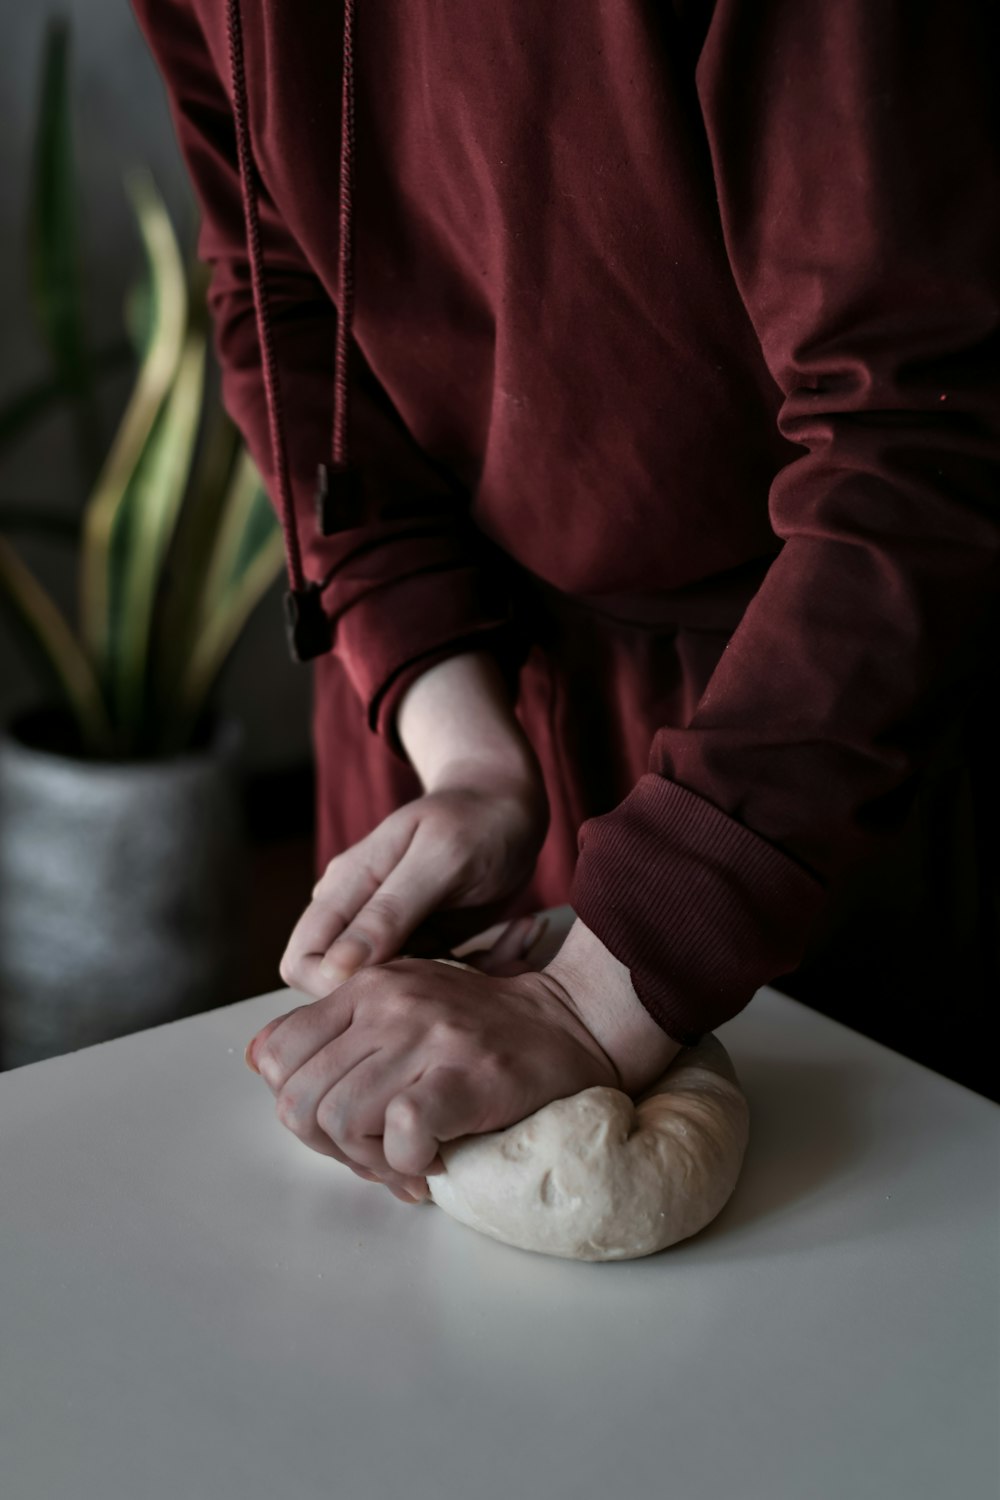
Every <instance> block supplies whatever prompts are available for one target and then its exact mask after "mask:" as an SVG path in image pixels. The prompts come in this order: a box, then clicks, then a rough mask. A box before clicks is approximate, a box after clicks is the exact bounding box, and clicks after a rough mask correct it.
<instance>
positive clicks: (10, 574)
mask: <svg viewBox="0 0 1000 1500" xmlns="http://www.w3.org/2000/svg"><path fill="white" fill-rule="evenodd" d="M71 136H72V132H71V129H70V108H69V67H68V27H67V25H66V23H65V22H64V21H58V22H56V23H53V24H52V25H50V28H49V32H48V36H47V40H46V48H45V59H44V66H43V79H42V89H41V103H40V108H39V119H38V126H37V130H36V152H35V163H34V174H33V190H32V235H31V272H32V294H33V296H32V305H33V308H34V311H35V315H36V319H37V321H38V323H39V326H40V329H41V332H42V334H43V336H44V338H45V341H46V343H47V345H48V348H49V351H50V355H51V360H52V366H53V374H52V377H51V379H50V380H49V381H47V382H42V383H41V384H39V385H36V386H35V387H33V388H32V390H31V391H29V392H27V393H22V395H21V396H19V397H18V398H16V399H15V400H14V401H13V402H11V403H9V404H8V406H7V408H6V409H5V410H3V411H0V446H2V445H3V444H4V443H5V442H10V441H12V440H13V439H14V438H15V437H17V436H19V435H20V434H21V433H22V432H23V431H25V430H26V429H27V427H28V426H29V425H30V424H31V423H32V422H33V421H34V420H35V419H36V418H37V416H38V415H39V414H40V413H41V412H42V411H46V410H48V409H49V408H50V406H51V405H52V404H53V402H55V401H59V400H65V401H68V402H70V403H71V405H72V407H73V410H74V414H75V427H76V430H77V434H78V449H79V451H80V454H81V457H82V458H84V459H86V457H87V452H88V448H92V446H93V441H94V437H95V435H96V433H97V422H96V402H95V389H96V382H97V381H98V380H99V379H100V378H101V377H102V376H103V374H105V373H106V372H107V370H108V369H109V368H113V367H114V364H115V362H116V360H115V358H114V357H112V356H113V353H114V351H115V349H116V347H117V346H115V345H112V346H111V347H110V350H109V349H105V350H101V351H98V352H97V353H96V354H91V353H90V352H89V346H88V341H87V337H86V329H85V318H84V311H83V310H84V307H85V305H86V300H85V294H84V287H83V276H82V274H81V268H80V258H79V254H78V250H77V236H76V218H75V204H76V183H75V177H74V171H73V156H72V150H71V145H72V140H71ZM125 190H126V192H127V195H128V198H129V201H130V203H131V206H132V209H133V212H134V215H135V219H136V224H137V227H138V231H139V236H140V238H141V242H142V246H143V257H144V269H143V274H142V276H141V279H140V280H139V281H138V282H137V283H136V285H135V286H134V287H133V288H131V290H130V292H129V295H128V296H127V298H126V303H125V318H124V321H125V325H126V328H127V329H128V331H129V334H130V341H128V340H127V341H126V344H127V347H128V348H130V349H131V350H132V358H133V359H134V361H135V366H136V369H135V380H134V384H133V387H132V392H131V395H130V397H129V399H128V402H127V404H126V407H125V410H124V412H123V414H122V416H121V419H120V421H119V424H118V429H117V432H116V433H115V435H114V438H113V441H112V442H111V445H110V447H109V448H108V450H107V454H106V456H105V457H104V458H103V461H101V459H100V454H99V453H98V455H97V460H98V462H97V473H96V477H95V478H94V479H93V481H92V482H91V483H90V484H89V488H88V492H87V494H86V498H85V501H84V504H83V509H82V513H81V518H80V522H79V524H78V525H75V526H74V525H67V523H66V522H65V520H63V521H62V523H61V530H62V531H64V532H65V531H66V530H69V533H70V535H71V536H72V537H73V539H74V541H75V544H76V545H77V546H78V549H79V553H78V579H79V586H78V590H77V619H76V621H75V622H71V621H70V620H69V619H68V618H67V617H66V616H65V615H64V613H63V612H62V610H61V609H60V608H59V607H58V606H57V604H56V603H55V601H54V600H53V598H52V597H51V595H50V594H49V592H48V591H47V590H46V588H45V587H44V586H43V584H42V583H41V581H40V580H39V578H38V577H37V576H36V575H35V574H34V572H33V571H32V570H31V569H30V568H29V567H28V565H27V564H26V562H25V561H24V560H23V558H22V556H21V554H20V553H19V552H18V550H17V549H16V547H15V546H14V544H13V541H12V540H11V534H12V532H13V531H14V530H15V529H18V528H19V529H22V530H29V531H30V530H32V529H34V530H36V531H37V532H38V533H39V534H42V533H43V532H45V531H46V530H49V531H50V532H52V533H53V534H57V532H58V530H59V529H60V528H59V527H57V526H56V524H55V523H54V520H53V518H52V517H51V516H43V515H42V514H41V513H39V515H38V516H37V517H36V518H35V519H36V520H37V523H38V524H37V525H36V526H34V527H33V526H32V524H31V523H32V516H31V515H30V514H27V515H26V514H25V511H24V507H21V508H20V509H19V510H18V509H17V508H15V507H13V506H11V505H7V506H5V505H4V504H3V503H2V502H0V606H2V607H3V609H4V611H5V613H6V615H7V616H8V618H9V619H10V620H11V623H12V626H13V629H14V632H15V635H16V636H17V638H18V639H19V640H20V642H21V643H22V645H23V646H24V649H25V651H26V652H27V653H28V655H29V656H30V657H31V658H32V659H33V661H34V663H35V664H36V666H37V668H38V670H39V673H40V675H41V676H42V678H43V679H44V680H45V683H46V687H47V689H48V691H49V693H50V694H51V693H54V694H55V696H56V699H57V701H58V702H59V703H60V704H61V705H63V706H64V707H65V708H66V710H67V711H68V712H69V714H70V715H71V716H72V719H73V721H74V723H75V726H76V729H77V731H78V741H79V746H80V753H81V754H82V755H84V756H87V757H93V758H102V759H118V758H141V757H153V756H158V755H168V754H175V753H178V752H179V751H182V750H184V749H186V748H188V747H189V746H190V745H192V744H193V743H195V742H196V741H197V739H198V736H199V734H200V733H201V731H202V729H203V727H204V722H205V715H206V713H207V711H208V710H209V709H210V707H211V698H212V693H213V689H214V687H215V684H216V682H217V680H218V676H219V673H220V671H221V669H222V667H223V665H224V663H225V661H226V660H227V658H228V656H229V653H230V652H231V650H232V648H233V646H234V645H235V643H236V641H237V640H238V638H239V636H240V633H241V631H242V629H243V627H244V625H245V623H246V621H247V619H248V617H249V615H250V614H251V612H252V611H253V609H254V608H255V606H256V605H257V603H258V602H259V600H260V599H261V597H262V596H263V595H264V594H265V593H266V592H267V590H268V588H269V587H270V585H271V583H272V582H273V581H274V579H275V578H276V577H277V575H278V574H279V573H280V571H281V569H282V567H283V561H284V553H283V545H282V537H281V530H280V527H279V525H278V521H277V517H276V515H275V512H274V510H273V507H272V505H271V503H270V501H269V499H268V497H267V494H266V491H265V490H264V487H263V485H262V483H261V479H260V476H259V474H258V472H257V470H256V469H255V467H254V465H253V462H252V460H251V459H250V457H249V455H248V453H247V452H246V450H245V449H244V448H243V446H242V444H241V442H240V440H239V436H238V434H237V432H236V429H235V427H234V426H233V424H232V422H231V421H230V420H229V418H228V417H227V416H226V414H225V412H224V411H223V409H222V407H221V404H220V403H219V401H218V400H217V399H208V398H207V397H206V388H207V381H206V363H207V357H208V349H207V345H208V314H207V308H206V296H205V294H206V291H207V272H206V268H205V267H204V266H201V265H199V264H198V263H197V262H193V263H191V264H189V265H185V262H184V259H183V257H182V254H181V251H180V248H179V246H178V242H177V238H176V235H175V233H174V230H173V227H172V225H171V222H170V218H169V215H168V213H167V210H166V208H165V206H164V203H163V200H162V198H161V196H160V194H159V192H158V190H157V188H156V185H155V183H154V181H153V179H152V177H151V175H150V173H149V172H148V171H147V170H145V169H144V168H134V169H131V170H130V171H128V172H127V173H126V175H125ZM14 523H16V526H15V524H14ZM4 531H6V532H7V535H4V534H3V532H4Z"/></svg>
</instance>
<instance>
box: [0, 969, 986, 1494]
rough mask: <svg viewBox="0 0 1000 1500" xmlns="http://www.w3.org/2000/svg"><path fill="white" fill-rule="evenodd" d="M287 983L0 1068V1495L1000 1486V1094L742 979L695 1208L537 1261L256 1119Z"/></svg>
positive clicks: (263, 1102) (863, 1490)
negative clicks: (655, 1237)
mask: <svg viewBox="0 0 1000 1500" xmlns="http://www.w3.org/2000/svg"><path fill="white" fill-rule="evenodd" d="M299 998H300V997H298V996H297V995H296V994H295V993H294V992H293V993H291V994H290V992H289V991H288V990H286V989H280V990H276V991H274V992H272V993H270V994H267V995H261V996H258V997H255V998H254V999H251V1000H246V1001H243V1002H241V1003H239V1004H236V1005H231V1006H228V1007H226V1008H224V1009H221V1010H216V1011H211V1012H207V1013H205V1014H203V1015H199V1016H196V1017H193V1018H190V1019H187V1020H184V1021H180V1022H176V1023H174V1024H172V1025H168V1026H162V1027H158V1028H156V1029H154V1030H150V1031H145V1032H141V1033H137V1034H136V1035H134V1036H130V1037H125V1038H122V1039H120V1040H118V1041H114V1042H109V1043H105V1044H103V1045H101V1046H97V1047H91V1048H88V1049H86V1050H84V1051H81V1052H76V1053H73V1054H71V1055H68V1056H65V1057H59V1058H53V1059H51V1060H49V1061H47V1062H43V1063H38V1064H35V1065H33V1066H31V1067H25V1068H21V1069H18V1070H15V1071H13V1072H11V1073H8V1074H4V1075H0V1142H2V1145H0V1206H2V1207H0V1212H2V1221H0V1278H2V1285H3V1289H4V1295H3V1316H2V1325H0V1454H2V1458H0V1489H2V1493H3V1495H4V1497H5V1500H63V1497H67V1500H69V1497H72V1500H125V1497H128V1500H132V1497H140V1496H141V1497H142V1500H181V1497H184V1500H230V1497H232V1500H257V1497H261V1500H263V1497H265V1496H266V1497H268V1500H271V1497H273V1496H274V1495H276V1494H281V1495H283V1496H289V1497H292V1500H312V1497H317V1500H319V1497H322V1500H330V1497H331V1496H333V1497H336V1500H394V1497H397V1496H399V1497H404V1496H405V1497H406V1500H425V1497H426V1500H431V1497H433V1500H451V1497H456V1500H458V1497H461V1500H471V1497H473V1496H475V1497H476V1500H500V1497H504V1500H506V1497H511V1496H518V1497H522V1500H524V1497H535V1496H538V1497H542V1496H544V1497H545V1500H563V1497H567V1500H568V1497H571V1496H572V1497H574V1500H589V1497H598V1496H600V1497H605V1496H609V1495H615V1494H622V1495H629V1496H636V1495H644V1494H647V1493H648V1494H657V1495H659V1494H663V1495H665V1496H670V1497H671V1500H675V1497H676V1500H722V1497H728V1496H730V1495H739V1496H740V1497H741V1500H756V1497H760V1500H785V1497H787V1500H839V1497H843V1500H867V1497H871V1500H876V1497H877V1500H896V1497H899V1500H903V1497H905V1500H922V1497H925V1496H926V1497H927V1500H941V1496H943V1495H946V1494H947V1495H951V1496H955V1497H961V1500H996V1496H997V1493H998V1488H1000V1460H998V1451H997V1422H996V1413H997V1402H998V1394H1000V1299H998V1249H1000V1234H998V1224H1000V1202H998V1197H1000V1193H998V1183H1000V1178H998V1171H997V1168H998V1165H1000V1109H998V1108H997V1106H996V1105H994V1104H992V1103H991V1102H990V1101H989V1100H986V1099H983V1098H981V1097H980V1096H978V1095H976V1094H973V1093H972V1092H970V1091H969V1090H967V1089H965V1088H963V1087H961V1086H960V1085H959V1084H955V1083H952V1082H950V1081H949V1080H947V1079H944V1078H941V1077H939V1076H938V1075H936V1074H934V1073H932V1072H929V1071H928V1070H927V1069H925V1068H922V1067H920V1066H919V1065H918V1064H916V1063H913V1062H910V1061H909V1060H907V1059H905V1058H903V1057H900V1056H898V1055H897V1054H896V1053H893V1052H890V1051H889V1050H887V1049H886V1048H884V1047H881V1046H878V1045H877V1044H875V1043H873V1042H871V1041H869V1040H867V1039H866V1038H864V1037H861V1036H859V1035H857V1034H856V1033H854V1032H852V1031H849V1030H848V1029H847V1028H846V1027H843V1026H840V1025H838V1024H837V1023H836V1022H833V1021H830V1020H828V1019H827V1018H826V1017H824V1016H821V1015H819V1014H818V1013H816V1012H813V1011H810V1010H809V1009H808V1008H807V1007H805V1006H803V1005H801V1004H799V1003H798V1002H797V1001H795V1000H791V999H789V998H787V997H785V996H783V995H780V994H778V993H777V992H775V991H774V990H770V989H767V988H765V989H763V990H761V991H760V992H759V993H758V995H757V996H756V997H755V999H754V1001H753V1003H752V1004H751V1005H750V1006H749V1008H748V1009H747V1010H745V1011H744V1012H743V1013H742V1014H741V1015H740V1016H738V1017H736V1018H735V1019H734V1020H733V1021H730V1022H729V1023H728V1024H727V1025H725V1026H723V1027H721V1028H720V1030H719V1032H718V1033H717V1034H718V1035H719V1036H720V1037H721V1039H722V1040H723V1042H724V1043H725V1045H726V1047H727V1048H728V1049H729V1052H730V1055H731V1056H732V1058H733V1060H734V1062H735V1065H736V1068H737V1071H738V1073H739V1075H740V1079H741V1081H742V1083H743V1086H744V1088H745V1090H746V1093H747V1095H748V1098H749V1101H750V1107H751V1142H750V1147H749V1150H748V1153H747V1158H746V1161H745V1165H744V1169H743V1175H742V1177H741V1179H740V1182H739V1184H738V1186H737V1189H736V1192H735V1194H734V1196H733V1198H732V1199H731V1200H730V1202H729V1204H728V1205H727V1206H726V1208H725V1209H724V1210H723V1212H722V1214H721V1215H720V1216H719V1218H718V1219H716V1220H715V1222H714V1223H713V1224H711V1225H710V1226H709V1227H708V1228H707V1229H705V1230H703V1231H702V1233H701V1234H699V1235H697V1236H695V1237H694V1238H693V1239H690V1240H687V1241H684V1242H682V1243H681V1244H679V1245H676V1246H673V1247H671V1248H670V1249H668V1250H666V1251H664V1252H662V1253H661V1254H660V1255H657V1256H652V1257H649V1258H648V1259H645V1260H638V1261H626V1262H618V1263H608V1264H600V1263H598V1264H586V1263H582V1262H575V1261H564V1260H557V1259H553V1258H550V1257H546V1256H542V1255H535V1254H532V1253H530V1252H527V1251H522V1250H515V1249H511V1248H509V1247H508V1246H505V1245H501V1244H498V1243H496V1242H495V1241H493V1240H490V1239H487V1238H485V1237H484V1236H482V1235H479V1234H477V1233H476V1232H475V1231H473V1230H471V1229H467V1228H465V1227H464V1226H462V1225H460V1224H457V1223H455V1222H454V1220H452V1219H450V1218H448V1217H447V1215H445V1214H444V1213H442V1212H441V1211H440V1210H439V1209H437V1208H435V1207H434V1206H433V1205H432V1204H421V1205H419V1206H408V1205H405V1204H402V1203H399V1202H397V1201H396V1200H395V1199H394V1198H392V1197H391V1196H390V1194H389V1193H388V1192H387V1191H386V1190H385V1189H384V1188H382V1187H379V1186H377V1185H374V1184H369V1183H365V1182H363V1181H361V1180H360V1179H358V1178H356V1177H354V1176H353V1175H352V1174H351V1173H350V1172H348V1171H347V1169H346V1168H344V1167H342V1166H340V1165H339V1164H338V1163H336V1162H334V1161H333V1160H332V1159H331V1158H328V1157H322V1156H320V1155H318V1154H317V1153H315V1152H313V1151H310V1150H309V1149H308V1148H307V1147H305V1146H303V1145H302V1144H301V1143H300V1142H299V1141H298V1140H296V1139H295V1137H293V1136H292V1135H291V1134H290V1133H289V1132H288V1131H287V1130H286V1129H285V1128H284V1127H283V1126H282V1125H281V1124H280V1122H279V1121H278V1119H277V1116H276V1114H275V1110H274V1102H273V1099H272V1096H271V1094H270V1092H269V1091H268V1090H267V1088H266V1085H265V1084H264V1083H263V1082H262V1081H261V1080H260V1079H259V1078H257V1077H255V1076H254V1075H253V1074H252V1073H251V1072H250V1071H249V1069H248V1068H247V1067H246V1066H245V1064H244V1061H243V1049H244V1046H245V1044H246V1042H247V1041H248V1040H249V1038H250V1036H252V1035H253V1033H254V1032H255V1031H257V1030H258V1028H259V1027H260V1026H262V1025H263V1024H264V1023H265V1021H267V1020H269V1019H270V1018H271V1017H272V1016H275V1015H278V1014H281V1013H282V1012H283V1011H285V1010H288V1009H289V1007H290V1005H293V1004H296V1003H299ZM303 998H304V997H303Z"/></svg>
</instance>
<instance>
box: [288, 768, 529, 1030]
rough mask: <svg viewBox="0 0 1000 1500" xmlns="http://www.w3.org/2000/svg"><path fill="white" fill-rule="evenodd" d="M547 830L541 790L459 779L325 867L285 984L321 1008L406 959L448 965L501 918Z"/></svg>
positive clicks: (507, 781)
mask: <svg viewBox="0 0 1000 1500" xmlns="http://www.w3.org/2000/svg"><path fill="white" fill-rule="evenodd" d="M547 827H548V804H547V802H546V799H545V792H544V786H543V785H542V783H541V782H540V780H539V779H537V778H535V777H534V776H529V775H516V776H515V775H510V774H502V773H500V772H499V771H496V770H491V769H490V768H488V767H483V768H463V769H462V770H461V772H459V771H458V770H457V769H456V771H455V773H453V775H452V776H451V778H450V779H449V780H444V781H442V784H440V785H439V786H437V787H435V789H434V790H433V791H431V792H428V793H427V794H425V795H424V796H422V797H417V798H416V799H415V800H414V801H412V802H408V803H406V805H405V806H403V807H400V808H397V809H396V811H395V812H393V813H391V814H390V815H389V817H387V818H386V819H384V821H383V822H381V823H380V824H379V825H378V827H377V828H375V829H374V830H373V831H372V832H371V833H370V834H368V836H367V837H366V838H363V839H361V840H360V842H359V843H357V844H354V845H353V846H352V847H351V848H350V849H347V850H345V851H344V852H343V853H342V854H338V855H337V856H336V857H335V858H334V859H332V860H331V861H330V863H329V864H328V865H327V867H326V870H325V872H324V874H323V875H322V877H321V878H320V880H319V881H318V882H317V883H316V885H315V886H314V888H313V892H312V901H311V903H310V905H309V906H308V907H307V908H306V910H305V911H304V912H303V914H302V916H301V917H300V918H299V920H298V922H297V923H296V925H295V927H294V929H293V931H292V934H291V937H290V938H289V940H288V945H287V947H286V949H285V952H284V954H283V956H282V959H281V962H280V964H279V973H280V974H281V977H282V979H283V980H284V981H285V983H286V984H287V985H290V986H291V987H292V988H293V989H296V990H301V991H302V992H303V993H304V994H306V995H311V996H313V997H314V998H315V999H317V1000H318V999H320V998H321V997H322V996H324V995H327V994H328V993H329V991H330V990H331V989H333V988H334V986H335V985H338V984H340V983H342V982H343V981H344V980H345V979H346V978H348V977H349V976H350V975H351V974H352V973H354V972H356V971H357V970H358V969H360V968H371V967H372V966H373V965H376V964H383V963H385V962H387V961H388V960H389V959H392V958H395V957H397V956H398V955H399V954H400V952H401V950H403V949H404V948H405V949H407V950H409V951H410V952H411V953H417V954H423V955H429V954H433V955H437V954H444V953H447V951H448V950H449V949H450V948H451V947H453V946H454V945H455V944H457V943H460V942H462V941H463V940H464V939H466V938H469V937H471V936H473V935H474V934H475V933H477V932H482V931H483V930H484V929H485V928H487V927H489V926H490V925H491V924H492V923H493V922H495V921H496V920H497V919H498V918H499V917H502V916H503V915H504V911H505V908H507V907H509V904H510V901H511V899H512V898H513V897H515V896H516V894H517V892H518V890H520V889H522V888H523V886H524V885H525V884H526V882H527V881H528V880H529V879H530V877H531V873H532V871H533V869H534V866H535V861H536V859H537V857H538V851H539V850H540V848H541V846H542V843H543V841H544V838H545V833H546V830H547ZM512 956H513V955H512Z"/></svg>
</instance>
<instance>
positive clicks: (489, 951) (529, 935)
mask: <svg viewBox="0 0 1000 1500" xmlns="http://www.w3.org/2000/svg"><path fill="white" fill-rule="evenodd" d="M538 925H539V923H538V918H537V917H534V916H526V917H516V918H515V919H514V921H512V922H508V924H507V926H506V927H505V928H504V930H503V932H502V933H501V934H500V936H499V937H498V938H497V940H496V942H494V943H493V944H491V946H490V947H488V948H476V949H474V950H473V951H472V952H471V953H463V954H462V962H463V963H466V964H471V965H472V967H473V968H474V969H479V970H480V972H481V973H483V974H498V973H514V974H520V973H523V972H524V970H525V968H526V967H527V965H526V964H523V963H522V962H521V960H522V956H523V954H524V952H525V950H526V949H527V948H530V946H531V945H532V943H533V942H534V941H535V938H536V937H537V932H536V929H537V927H538ZM509 964H515V965H516V967H515V968H514V969H508V968H507V967H506V966H507V965H509Z"/></svg>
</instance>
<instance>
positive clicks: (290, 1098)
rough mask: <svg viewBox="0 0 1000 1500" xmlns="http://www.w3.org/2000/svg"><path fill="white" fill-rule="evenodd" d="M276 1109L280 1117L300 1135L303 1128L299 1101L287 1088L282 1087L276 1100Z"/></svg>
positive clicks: (293, 1131)
mask: <svg viewBox="0 0 1000 1500" xmlns="http://www.w3.org/2000/svg"><path fill="white" fill-rule="evenodd" d="M274 1107H275V1110H276V1112H277V1115H278V1119H279V1120H280V1121H281V1123H282V1125H284V1126H285V1127H286V1128H287V1129H288V1130H290V1131H291V1132H292V1134H293V1135H298V1134H299V1132H300V1130H301V1129H302V1122H301V1116H300V1114H299V1108H298V1101H297V1100H296V1099H295V1097H294V1095H293V1094H290V1093H289V1092H288V1091H287V1089H282V1091H281V1093H280V1094H279V1095H278V1097H277V1100H276V1101H275V1106H274Z"/></svg>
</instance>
